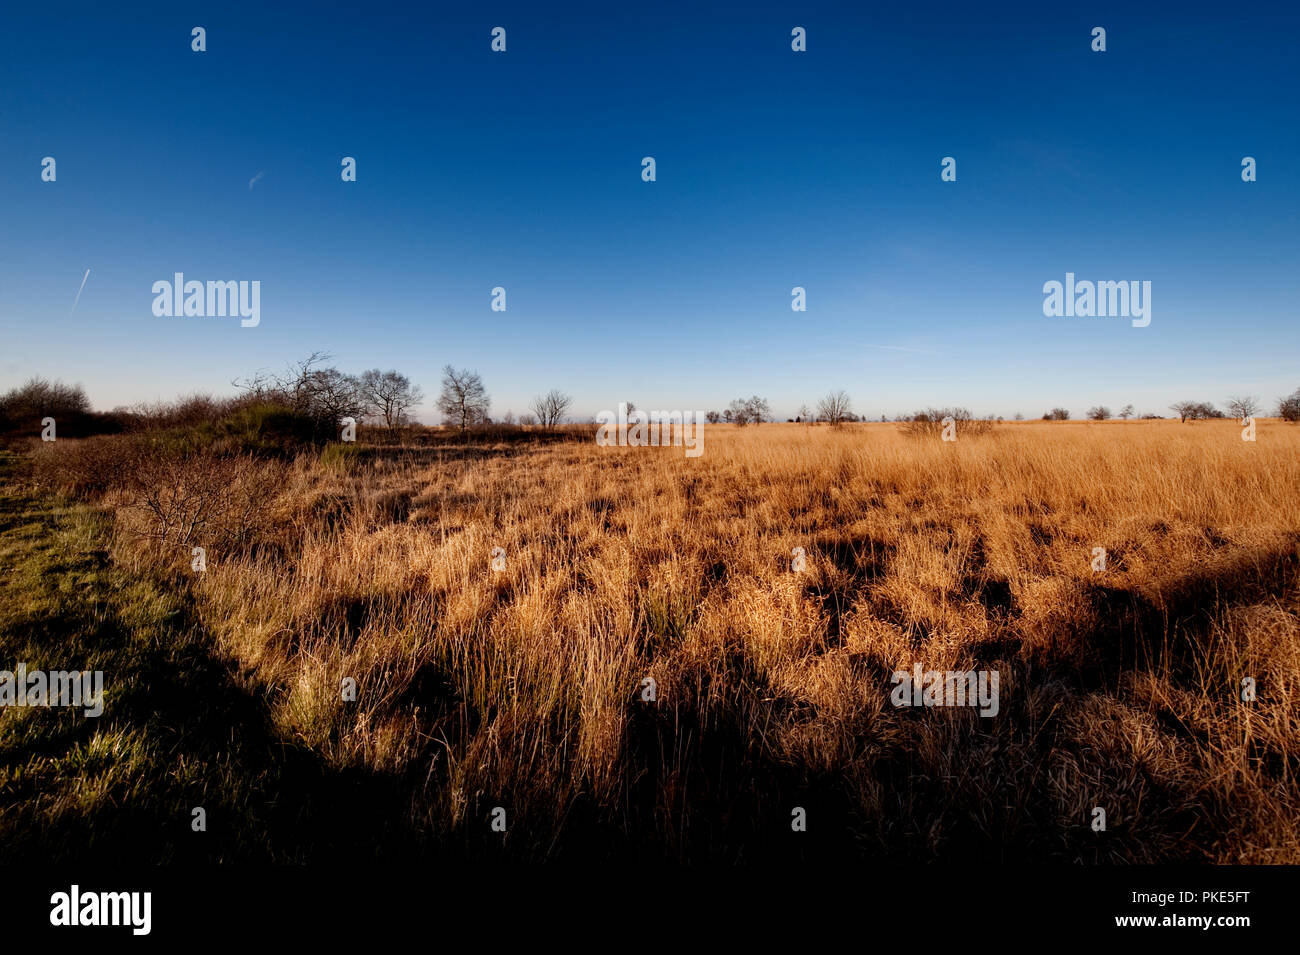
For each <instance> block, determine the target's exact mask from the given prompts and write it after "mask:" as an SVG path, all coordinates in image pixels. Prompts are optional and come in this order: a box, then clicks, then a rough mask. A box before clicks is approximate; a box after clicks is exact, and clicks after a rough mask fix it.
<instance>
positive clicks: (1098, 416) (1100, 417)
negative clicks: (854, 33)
mask: <svg viewBox="0 0 1300 955" xmlns="http://www.w3.org/2000/svg"><path fill="white" fill-rule="evenodd" d="M1088 417H1089V418H1091V419H1092V420H1093V421H1105V420H1107V419H1108V418H1110V409H1109V408H1107V407H1106V406H1105V405H1097V406H1095V407H1092V408H1089V409H1088Z"/></svg>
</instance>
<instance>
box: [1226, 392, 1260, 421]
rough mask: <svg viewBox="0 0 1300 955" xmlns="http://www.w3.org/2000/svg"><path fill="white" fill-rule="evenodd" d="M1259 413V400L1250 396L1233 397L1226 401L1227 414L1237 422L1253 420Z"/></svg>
mask: <svg viewBox="0 0 1300 955" xmlns="http://www.w3.org/2000/svg"><path fill="white" fill-rule="evenodd" d="M1259 412H1260V404H1259V399H1258V398H1255V397H1253V396H1252V395H1234V396H1233V397H1231V398H1229V399H1228V413H1229V414H1231V415H1232V416H1233V417H1234V418H1236V419H1237V420H1238V421H1245V420H1246V419H1247V418H1253V417H1254V416H1255V415H1257V414H1259Z"/></svg>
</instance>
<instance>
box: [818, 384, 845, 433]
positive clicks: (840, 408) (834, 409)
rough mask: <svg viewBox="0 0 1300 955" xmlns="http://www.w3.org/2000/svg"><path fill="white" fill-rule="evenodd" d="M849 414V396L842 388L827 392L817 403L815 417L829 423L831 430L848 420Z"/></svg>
mask: <svg viewBox="0 0 1300 955" xmlns="http://www.w3.org/2000/svg"><path fill="white" fill-rule="evenodd" d="M851 414H852V411H850V410H849V395H848V392H846V391H845V390H844V389H843V388H839V389H836V390H835V391H832V392H829V393H828V394H827V395H826V397H825V398H823V399H822V400H821V401H819V402H817V417H818V418H819V419H821V420H823V421H829V422H830V425H831V427H832V428H838V427H839V426H840V425H841V424H843V423H844V422H845V421H847V420H848V419H849V416H850V415H851Z"/></svg>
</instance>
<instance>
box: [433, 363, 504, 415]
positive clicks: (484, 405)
mask: <svg viewBox="0 0 1300 955" xmlns="http://www.w3.org/2000/svg"><path fill="white" fill-rule="evenodd" d="M491 404H492V402H491V399H490V398H488V394H487V389H485V388H484V387H483V379H482V378H480V377H479V375H478V372H476V371H467V370H464V369H461V370H457V369H455V368H453V367H451V365H447V366H446V367H445V368H443V369H442V394H440V395H439V396H438V410H439V411H441V412H442V413H443V415H445V416H446V417H447V419H448V420H449V421H451V422H452V423H453V424H455V425H456V426H457V427H459V428H460V430H461V431H464V430H465V429H466V428H468V427H469V426H470V425H471V424H478V423H479V422H481V421H483V420H485V419H486V418H487V413H488V408H489V407H490V406H491Z"/></svg>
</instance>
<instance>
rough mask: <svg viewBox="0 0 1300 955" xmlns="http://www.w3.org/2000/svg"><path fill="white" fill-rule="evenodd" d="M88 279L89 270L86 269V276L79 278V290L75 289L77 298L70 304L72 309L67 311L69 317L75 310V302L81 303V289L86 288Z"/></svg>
mask: <svg viewBox="0 0 1300 955" xmlns="http://www.w3.org/2000/svg"><path fill="white" fill-rule="evenodd" d="M88 278H90V269H86V274H85V275H83V276H82V277H81V288H79V289H77V297H76V298H75V299H74V300H73V302H72V308H71V309H69V310H68V314H69V315H71V314H72V313H73V312H75V311H76V310H77V302H80V301H81V289H83V288H85V287H86V279H88Z"/></svg>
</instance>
